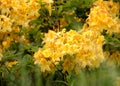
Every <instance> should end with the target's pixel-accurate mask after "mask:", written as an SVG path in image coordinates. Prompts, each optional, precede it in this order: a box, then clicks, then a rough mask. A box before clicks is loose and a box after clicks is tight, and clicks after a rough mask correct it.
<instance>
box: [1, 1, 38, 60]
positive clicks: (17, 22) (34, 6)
mask: <svg viewBox="0 0 120 86" xmlns="http://www.w3.org/2000/svg"><path fill="white" fill-rule="evenodd" d="M38 1H39V0H0V34H1V36H0V41H1V45H0V53H1V52H2V50H3V49H6V48H7V47H8V46H9V45H10V43H11V41H18V40H20V37H19V36H18V35H17V33H20V28H19V26H22V27H24V28H28V27H29V22H30V21H31V20H33V19H35V18H37V17H38V16H39V13H38V10H39V9H40V5H39V3H38ZM0 58H2V54H1V55H0Z"/></svg>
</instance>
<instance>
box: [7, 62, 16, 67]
mask: <svg viewBox="0 0 120 86" xmlns="http://www.w3.org/2000/svg"><path fill="white" fill-rule="evenodd" d="M5 64H6V65H7V66H8V67H12V66H13V65H16V64H18V61H11V62H6V63H5Z"/></svg>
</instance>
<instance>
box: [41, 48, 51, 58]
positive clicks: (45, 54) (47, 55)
mask: <svg viewBox="0 0 120 86" xmlns="http://www.w3.org/2000/svg"><path fill="white" fill-rule="evenodd" d="M51 52H52V51H51V50H50V49H49V48H48V49H45V50H43V51H42V54H43V55H44V57H46V58H49V57H50V56H51V55H52V53H51Z"/></svg>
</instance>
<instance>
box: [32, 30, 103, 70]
mask: <svg viewBox="0 0 120 86" xmlns="http://www.w3.org/2000/svg"><path fill="white" fill-rule="evenodd" d="M43 40H44V43H45V45H44V46H43V47H42V48H40V49H39V50H38V52H36V53H35V54H34V61H35V64H38V65H39V66H40V67H41V71H42V72H52V71H53V70H54V69H55V67H56V66H57V65H59V63H60V62H63V63H62V66H63V72H65V71H67V72H71V71H72V70H73V69H74V70H75V71H77V69H78V68H79V69H80V68H85V67H87V66H88V67H98V66H99V63H100V62H102V61H103V59H104V56H103V51H102V42H103V40H104V37H103V36H100V35H99V34H98V33H97V32H94V31H91V30H88V31H86V32H84V31H80V32H76V31H74V30H70V31H68V32H66V31H65V29H63V30H62V31H61V32H54V31H51V30H50V31H49V32H48V33H46V34H45V38H44V39H43Z"/></svg>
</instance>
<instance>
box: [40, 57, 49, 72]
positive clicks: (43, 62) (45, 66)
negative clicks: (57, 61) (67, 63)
mask: <svg viewBox="0 0 120 86" xmlns="http://www.w3.org/2000/svg"><path fill="white" fill-rule="evenodd" d="M39 65H40V67H41V72H45V71H51V68H50V63H49V62H48V61H47V60H45V59H44V58H42V59H41V60H40V63H39Z"/></svg>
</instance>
